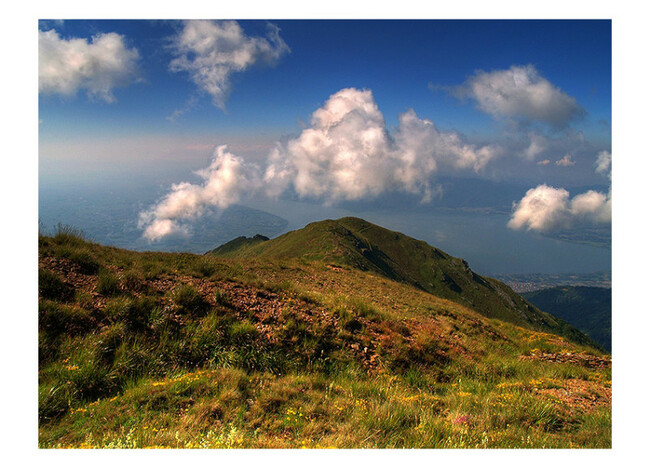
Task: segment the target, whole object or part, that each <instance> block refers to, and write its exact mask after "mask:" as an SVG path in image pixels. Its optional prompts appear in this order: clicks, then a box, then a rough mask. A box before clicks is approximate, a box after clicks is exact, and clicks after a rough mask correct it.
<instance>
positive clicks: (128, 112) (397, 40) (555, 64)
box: [39, 20, 611, 139]
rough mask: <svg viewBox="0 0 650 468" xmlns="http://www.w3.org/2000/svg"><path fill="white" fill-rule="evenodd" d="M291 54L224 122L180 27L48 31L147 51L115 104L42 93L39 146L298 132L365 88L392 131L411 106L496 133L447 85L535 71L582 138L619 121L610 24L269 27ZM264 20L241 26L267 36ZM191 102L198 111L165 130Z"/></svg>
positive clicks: (232, 106)
mask: <svg viewBox="0 0 650 468" xmlns="http://www.w3.org/2000/svg"><path fill="white" fill-rule="evenodd" d="M271 22H272V23H273V24H276V25H277V26H278V27H279V28H280V30H281V31H280V35H281V37H282V38H283V39H284V41H285V42H286V44H287V45H288V46H289V47H290V49H291V52H290V53H287V54H286V55H284V56H283V57H281V58H280V59H279V60H277V62H276V63H275V64H274V65H273V66H264V65H256V66H253V67H251V68H250V69H249V70H246V71H245V72H242V73H234V74H233V76H232V78H233V79H232V81H233V84H232V92H231V95H230V96H229V98H228V100H227V102H226V112H224V111H223V110H222V109H219V108H217V107H215V106H213V105H212V104H211V103H210V99H209V98H208V97H206V96H205V95H203V96H200V95H199V96H197V94H198V93H197V91H196V89H195V86H194V85H193V83H191V82H190V81H189V80H188V78H187V76H186V74H184V73H178V72H177V73H174V72H170V70H169V62H170V60H171V59H172V55H171V53H170V50H169V48H168V46H169V42H170V38H171V37H172V36H173V35H174V34H175V32H176V31H178V29H179V28H181V25H180V24H179V23H178V22H172V21H110V20H105V21H65V22H63V23H62V24H57V23H55V22H47V21H43V22H41V24H40V29H41V30H46V29H50V28H51V27H54V28H55V29H56V30H57V32H59V33H60V35H61V36H62V37H65V38H72V37H74V38H87V39H90V38H91V37H92V36H93V35H95V34H98V33H108V32H116V33H118V34H121V35H123V36H124V38H125V42H126V44H128V45H129V46H130V47H135V48H137V50H138V51H139V52H140V57H141V60H140V61H139V64H138V66H139V78H140V81H139V82H136V83H133V84H131V85H129V86H126V87H123V88H118V89H116V90H115V91H114V94H115V98H116V102H114V103H111V104H107V103H103V102H96V101H92V100H89V99H87V98H86V97H85V96H84V95H83V91H80V92H78V93H77V95H76V96H72V97H63V98H62V97H61V96H59V95H46V96H43V95H41V97H40V100H39V117H40V119H41V120H42V124H41V129H40V133H41V138H43V139H49V138H52V139H55V138H61V137H66V138H69V137H75V136H81V135H86V136H92V135H105V134H106V133H107V132H108V133H110V134H113V135H133V134H140V135H141V134H143V133H151V134H168V133H169V132H172V133H188V132H189V133H194V134H197V135H205V134H210V133H211V132H212V133H214V132H215V130H218V131H219V132H224V133H226V132H227V133H231V134H235V135H237V134H239V135H241V134H245V135H250V134H252V133H254V132H258V133H263V132H268V133H269V134H271V135H280V134H282V133H291V132H296V131H297V130H298V129H299V127H298V125H299V121H301V120H303V121H304V120H308V119H309V116H310V114H311V113H312V112H313V111H314V110H315V109H316V108H318V107H319V106H320V105H322V103H323V102H324V101H325V100H326V99H327V98H328V97H329V96H330V95H331V94H334V93H335V92H337V91H338V90H340V89H342V88H346V87H357V88H369V89H371V90H372V91H373V94H374V97H375V100H376V101H377V104H378V105H379V107H380V109H381V110H382V112H383V113H384V116H385V118H386V120H387V124H388V125H389V126H391V125H396V124H397V116H398V114H399V113H401V112H404V111H405V110H406V109H408V108H412V109H414V110H415V111H416V112H417V113H418V114H421V115H423V116H424V117H426V118H429V119H431V120H433V121H434V122H435V123H436V124H437V125H438V126H440V127H442V128H454V129H457V130H459V131H461V132H464V133H472V132H475V133H479V134H489V133H492V132H494V131H495V128H494V127H495V123H494V122H493V121H492V119H490V118H489V116H486V115H485V114H484V113H481V112H477V111H476V109H475V106H473V105H472V103H468V102H461V101H459V100H457V99H455V98H454V97H453V96H450V94H449V93H448V92H445V91H444V89H443V88H442V87H444V86H448V87H451V86H457V85H459V84H461V83H463V82H464V81H465V80H466V79H467V78H468V77H469V76H471V75H472V74H473V73H474V72H475V71H476V70H484V71H490V70H498V69H507V68H509V67H510V66H512V65H527V64H532V65H534V66H535V67H536V68H537V69H538V70H539V71H540V73H541V74H542V75H543V76H544V77H545V78H546V79H548V80H549V81H550V82H551V83H553V84H555V85H556V86H558V87H560V88H561V89H562V90H563V91H565V92H566V93H567V94H569V95H570V96H573V97H575V98H576V100H577V101H578V102H579V103H580V104H581V105H582V106H583V107H585V109H586V110H587V116H586V118H585V119H584V121H583V122H581V128H582V129H583V130H584V131H585V132H586V133H587V134H589V135H592V136H593V137H595V138H603V135H602V131H601V128H600V126H599V125H598V122H599V121H607V122H609V120H610V119H611V117H610V115H611V104H610V103H611V27H610V22H609V21H567V20H564V21H486V20H479V21H423V20H416V21H390V20H382V21H322V20H320V21H319V20H311V21H300V20H294V21H271ZM266 23H267V22H266V21H250V20H249V21H240V22H239V24H240V25H241V26H242V27H243V29H244V31H245V32H246V34H248V35H250V36H263V35H264V33H265V28H266ZM191 96H196V98H197V102H196V107H195V109H193V110H192V111H191V112H188V113H186V114H184V115H183V116H182V118H178V119H176V121H175V122H169V121H168V120H166V119H165V117H167V116H170V115H171V114H172V113H173V112H174V111H175V110H176V109H180V108H183V107H184V106H185V104H186V103H187V101H188V100H189V99H190V97H191Z"/></svg>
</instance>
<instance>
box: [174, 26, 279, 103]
mask: <svg viewBox="0 0 650 468" xmlns="http://www.w3.org/2000/svg"><path fill="white" fill-rule="evenodd" d="M172 52H173V53H174V55H176V57H175V58H174V59H173V60H172V61H171V63H170V68H171V70H172V71H176V72H187V73H189V74H190V77H191V79H192V81H193V82H194V83H195V84H196V85H197V86H198V87H199V89H201V90H203V91H205V92H207V93H208V94H209V95H210V96H212V102H213V103H214V105H215V106H217V107H220V108H222V109H223V108H224V106H225V101H226V99H227V97H228V94H229V93H230V87H231V84H230V76H231V75H232V74H233V73H235V72H242V71H244V70H246V69H247V68H249V67H250V66H252V65H253V64H255V63H258V62H265V63H268V64H272V63H274V62H276V61H277V60H278V59H279V58H280V57H281V56H282V55H283V54H285V53H288V52H289V47H288V46H287V44H286V43H285V42H284V41H283V40H282V38H281V37H280V29H279V28H278V27H277V26H275V25H273V24H269V25H268V33H267V37H266V38H263V37H249V36H247V35H246V34H244V31H243V30H242V28H241V26H240V25H239V24H238V23H237V22H236V21H207V20H194V21H186V22H185V23H184V26H183V29H182V30H181V31H180V32H179V33H178V34H177V35H176V36H174V37H173V39H172Z"/></svg>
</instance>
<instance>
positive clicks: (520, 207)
mask: <svg viewBox="0 0 650 468" xmlns="http://www.w3.org/2000/svg"><path fill="white" fill-rule="evenodd" d="M611 161H612V155H611V153H609V152H608V151H601V152H600V153H599V154H598V159H597V160H596V172H598V173H601V174H602V173H606V175H608V176H609V177H610V179H611V174H610V173H609V170H610V167H611ZM540 163H541V162H540ZM540 163H538V164H540ZM545 163H547V162H545ZM555 164H557V165H560V166H567V165H573V164H575V163H574V162H573V161H572V160H571V155H569V154H567V155H566V156H564V158H562V159H560V160H558V161H556V163H555ZM611 222H612V190H611V187H610V189H609V192H608V193H607V194H605V193H601V192H597V191H595V190H589V191H587V192H585V193H581V194H579V195H576V196H575V197H573V198H569V192H568V191H567V190H565V189H562V188H555V187H549V186H548V185H546V184H544V185H538V186H537V187H535V188H532V189H530V190H528V191H527V192H526V195H525V196H524V197H523V198H522V199H521V200H520V201H519V202H517V203H513V213H512V216H511V218H510V221H509V222H508V227H510V228H511V229H522V228H524V227H525V228H526V229H527V230H529V231H530V230H534V231H540V232H548V231H553V230H557V229H569V228H574V227H579V226H583V225H595V224H608V223H611Z"/></svg>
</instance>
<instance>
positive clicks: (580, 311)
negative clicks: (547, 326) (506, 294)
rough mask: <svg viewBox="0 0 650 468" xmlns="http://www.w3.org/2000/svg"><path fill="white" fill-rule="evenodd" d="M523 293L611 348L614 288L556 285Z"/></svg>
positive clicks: (607, 347) (541, 306) (546, 309)
mask: <svg viewBox="0 0 650 468" xmlns="http://www.w3.org/2000/svg"><path fill="white" fill-rule="evenodd" d="M523 296H524V297H525V298H526V299H527V300H528V301H530V302H531V303H533V304H535V305H536V306H537V307H539V308H540V309H542V310H545V311H547V312H549V313H551V314H553V315H555V316H557V317H560V318H561V319H563V320H566V321H567V322H568V323H570V324H571V325H573V326H574V327H576V328H578V329H579V330H582V331H583V332H584V333H586V334H587V335H589V336H590V337H591V338H593V339H594V341H596V343H598V344H599V345H600V346H602V347H603V348H604V349H606V350H608V351H611V349H612V290H611V289H609V288H595V287H586V286H557V287H555V288H548V289H541V290H539V291H532V292H528V293H524V294H523Z"/></svg>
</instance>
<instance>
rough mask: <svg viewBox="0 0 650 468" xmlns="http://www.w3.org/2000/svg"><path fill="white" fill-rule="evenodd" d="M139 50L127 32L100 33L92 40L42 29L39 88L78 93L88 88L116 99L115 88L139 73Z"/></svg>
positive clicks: (101, 96)
mask: <svg viewBox="0 0 650 468" xmlns="http://www.w3.org/2000/svg"><path fill="white" fill-rule="evenodd" d="M138 58H139V54H138V51H137V49H135V48H132V49H129V48H128V47H127V45H126V43H125V39H124V36H121V35H119V34H116V33H106V34H98V35H96V36H93V37H92V39H91V40H90V42H88V41H87V40H86V39H82V38H71V39H64V38H62V37H60V36H59V34H58V33H57V32H56V31H55V30H53V29H52V30H49V31H39V32H38V90H39V92H40V93H44V94H63V95H74V94H76V93H77V91H78V90H80V89H84V90H86V92H87V93H88V95H89V96H90V97H91V98H97V99H103V100H105V101H107V102H113V101H115V97H114V95H113V89H114V88H116V87H120V86H125V85H127V84H128V83H130V82H131V81H133V80H134V79H135V78H136V77H137V64H138Z"/></svg>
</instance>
